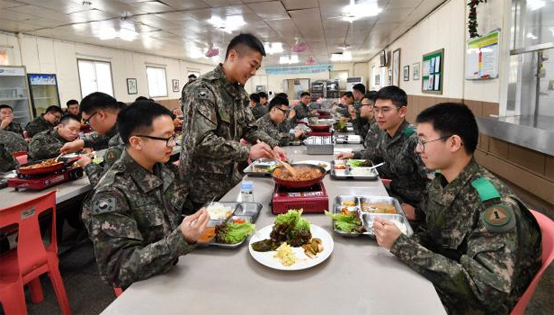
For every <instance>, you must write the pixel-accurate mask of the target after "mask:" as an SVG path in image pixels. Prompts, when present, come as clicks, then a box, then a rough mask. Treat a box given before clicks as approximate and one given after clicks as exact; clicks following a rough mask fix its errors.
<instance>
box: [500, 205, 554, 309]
mask: <svg viewBox="0 0 554 315" xmlns="http://www.w3.org/2000/svg"><path fill="white" fill-rule="evenodd" d="M531 213H533V215H534V216H535V219H536V220H537V222H538V223H539V226H540V227H541V234H542V267H541V269H539V272H537V274H536V275H535V277H534V278H533V281H531V283H530V284H529V286H528V287H527V289H526V290H525V293H523V295H522V296H521V298H520V299H519V300H518V301H517V304H516V306H515V307H514V309H512V312H511V313H510V315H523V314H524V313H525V309H526V308H527V305H528V304H529V302H530V301H531V297H532V296H533V292H535V289H536V288H537V285H538V284H539V280H540V279H541V276H542V275H543V273H544V271H545V270H546V268H548V266H549V265H550V263H552V260H554V222H552V220H550V219H549V218H548V217H547V216H545V215H544V214H542V213H540V212H537V211H534V210H531Z"/></svg>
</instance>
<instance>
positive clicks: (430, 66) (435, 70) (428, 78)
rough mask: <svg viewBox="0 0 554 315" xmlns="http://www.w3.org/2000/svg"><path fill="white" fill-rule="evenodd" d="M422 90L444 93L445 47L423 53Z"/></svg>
mask: <svg viewBox="0 0 554 315" xmlns="http://www.w3.org/2000/svg"><path fill="white" fill-rule="evenodd" d="M421 64H422V67H421V72H422V74H421V78H422V80H421V91H422V92H423V93H434V94H442V86H443V80H444V79H443V77H444V75H443V74H444V71H443V70H444V48H443V49H439V50H435V51H433V52H430V53H428V54H425V55H423V61H422V63H421Z"/></svg>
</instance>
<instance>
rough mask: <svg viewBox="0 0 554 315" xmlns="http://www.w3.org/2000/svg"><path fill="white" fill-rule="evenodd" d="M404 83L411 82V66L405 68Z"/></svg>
mask: <svg viewBox="0 0 554 315" xmlns="http://www.w3.org/2000/svg"><path fill="white" fill-rule="evenodd" d="M404 81H410V66H404Z"/></svg>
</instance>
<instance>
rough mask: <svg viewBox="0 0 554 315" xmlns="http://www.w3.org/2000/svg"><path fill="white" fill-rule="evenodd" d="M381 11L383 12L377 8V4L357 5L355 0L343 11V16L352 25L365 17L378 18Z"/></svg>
mask: <svg viewBox="0 0 554 315" xmlns="http://www.w3.org/2000/svg"><path fill="white" fill-rule="evenodd" d="M381 11H383V10H382V9H380V8H379V7H378V6H377V3H360V4H355V3H354V0H350V4H349V5H347V6H346V7H344V9H343V10H342V16H343V17H344V19H345V20H346V21H348V22H350V23H352V22H354V21H355V20H358V19H361V18H364V17H370V16H376V15H377V14H379V13H381Z"/></svg>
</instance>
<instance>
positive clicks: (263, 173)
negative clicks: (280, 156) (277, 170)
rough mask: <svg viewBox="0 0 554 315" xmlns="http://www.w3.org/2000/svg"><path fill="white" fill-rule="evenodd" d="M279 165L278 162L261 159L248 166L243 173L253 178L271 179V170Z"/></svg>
mask: <svg viewBox="0 0 554 315" xmlns="http://www.w3.org/2000/svg"><path fill="white" fill-rule="evenodd" d="M276 164H277V161H275V160H270V159H259V160H255V161H254V162H252V164H250V165H248V166H247V167H246V168H245V169H244V170H243V172H244V173H245V174H247V175H248V176H252V177H270V176H271V172H269V171H268V170H269V168H271V167H273V166H275V165H276Z"/></svg>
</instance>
